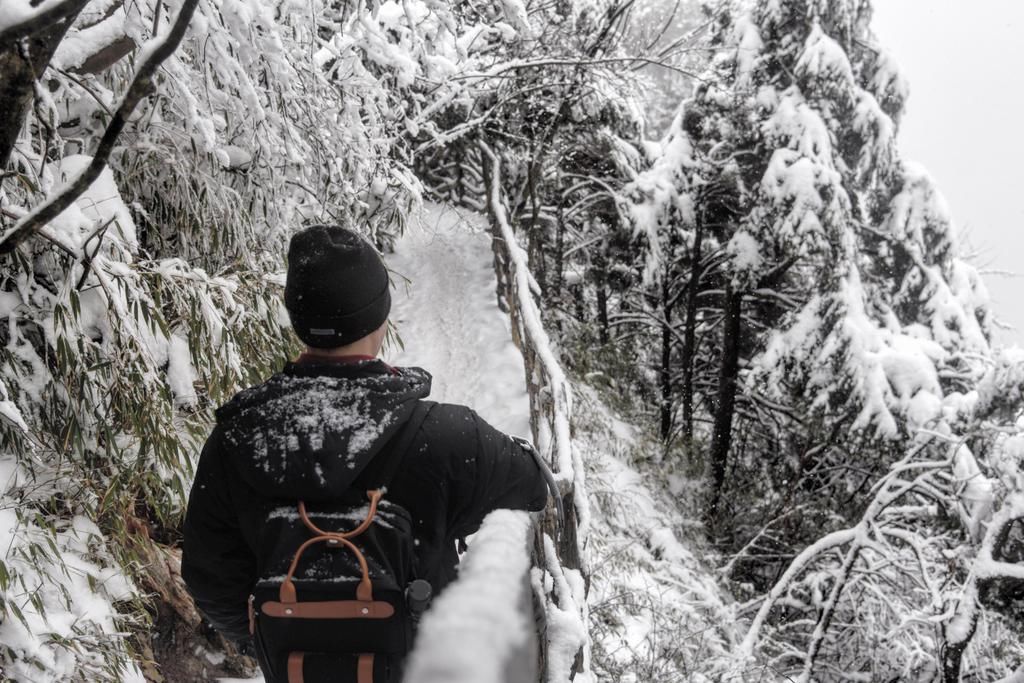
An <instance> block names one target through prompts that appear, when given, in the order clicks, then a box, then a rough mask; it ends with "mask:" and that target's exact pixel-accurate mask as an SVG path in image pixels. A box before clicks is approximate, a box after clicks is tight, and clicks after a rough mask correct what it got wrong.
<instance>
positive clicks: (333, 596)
mask: <svg viewBox="0 0 1024 683" xmlns="http://www.w3.org/2000/svg"><path fill="white" fill-rule="evenodd" d="M427 409H428V408H427V406H426V405H424V404H423V403H420V404H419V405H418V406H417V408H416V410H415V411H414V412H413V415H412V418H411V419H410V420H409V421H408V422H407V423H406V425H405V426H404V427H403V429H402V430H401V431H400V432H399V434H398V435H397V436H396V437H394V438H393V439H392V440H391V441H390V442H389V443H388V444H386V445H385V446H384V447H383V449H382V450H381V452H380V453H378V454H377V455H376V456H375V457H374V459H373V460H372V461H371V462H370V464H369V465H368V466H367V468H366V470H365V471H364V472H363V473H361V474H360V475H359V476H358V477H357V479H356V481H355V482H354V483H353V486H352V489H351V490H350V492H349V493H347V494H346V495H345V496H344V497H342V498H339V499H335V500H331V501H327V502H318V503H316V504H309V505H307V504H306V503H304V502H303V501H295V502H288V501H282V504H281V505H278V506H276V507H273V508H272V509H270V510H269V512H268V513H267V515H266V519H265V523H264V524H263V527H262V529H261V531H260V535H259V541H258V546H257V557H258V558H259V559H258V563H259V564H260V567H258V572H259V576H260V579H259V580H258V581H257V583H256V586H255V588H254V589H253V592H252V595H250V596H249V630H250V633H252V635H253V641H254V643H255V647H256V654H257V658H258V659H259V661H260V667H261V668H262V669H263V672H264V674H265V676H266V680H267V683H303V681H304V680H308V681H311V682H312V681H317V682H319V681H331V682H332V683H398V681H400V680H401V676H402V666H403V664H404V660H405V657H406V655H407V654H408V652H409V651H410V650H411V649H412V640H413V635H414V630H415V623H416V621H417V619H418V612H421V611H422V609H425V607H426V603H427V601H428V600H429V584H426V582H425V581H417V580H416V579H415V555H414V542H413V536H412V520H411V519H410V516H409V513H408V512H407V511H406V510H405V509H404V508H403V507H401V506H400V505H397V504H395V503H392V502H389V501H388V500H387V499H386V497H385V491H386V486H387V485H388V484H389V483H390V482H391V480H392V478H393V477H394V474H395V471H396V470H397V468H398V464H399V463H400V462H401V461H402V459H403V456H404V455H405V450H406V449H407V448H408V445H409V442H410V441H411V440H412V438H413V436H415V434H416V432H417V431H418V428H419V426H420V424H422V422H423V419H424V418H425V414H426V411H427ZM410 586H412V589H411V593H413V594H414V595H412V604H408V603H409V602H410V601H409V600H408V599H407V593H409V592H410ZM424 588H426V595H424V594H423V591H424Z"/></svg>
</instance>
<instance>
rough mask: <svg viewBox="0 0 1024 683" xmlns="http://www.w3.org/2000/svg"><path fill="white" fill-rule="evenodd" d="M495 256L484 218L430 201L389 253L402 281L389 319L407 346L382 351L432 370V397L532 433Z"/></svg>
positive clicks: (519, 359)
mask: <svg viewBox="0 0 1024 683" xmlns="http://www.w3.org/2000/svg"><path fill="white" fill-rule="evenodd" d="M492 258H493V256H492V252H491V237H490V233H489V232H488V228H487V221H486V219H485V218H484V217H482V216H480V215H479V214H475V213H472V212H469V211H464V210H457V209H453V208H451V207H447V206H442V205H439V204H426V205H425V207H424V210H423V212H422V213H421V214H420V216H419V217H418V220H414V221H412V224H411V225H410V226H409V227H408V228H407V230H406V233H405V235H404V236H403V237H402V238H401V239H400V240H399V241H398V244H397V245H396V246H395V253H394V254H391V255H389V256H388V257H387V259H386V260H387V264H388V267H389V268H391V270H392V279H393V280H394V281H395V282H396V284H397V290H396V291H395V292H394V293H393V296H392V300H393V304H392V308H391V320H392V322H393V323H394V324H395V326H396V327H397V329H398V334H399V337H400V338H401V340H402V343H403V345H404V347H405V348H404V349H390V350H389V352H386V353H385V358H386V360H388V362H390V363H392V364H393V365H417V366H419V367H422V368H423V369H425V370H426V371H427V372H429V373H431V374H432V375H433V376H434V382H433V390H432V391H431V393H430V398H431V399H433V400H435V401H445V402H449V403H463V404H466V405H468V406H470V407H471V408H473V409H475V410H476V411H477V412H478V413H480V415H481V416H482V417H483V418H484V419H485V420H487V421H488V422H490V423H491V424H492V425H494V426H495V427H497V428H498V429H501V430H502V431H505V432H507V433H510V434H515V435H518V436H523V437H529V436H530V409H529V399H528V398H527V395H526V383H525V370H524V368H523V357H522V355H521V354H520V353H519V351H518V350H517V349H516V347H515V345H514V344H513V343H512V336H511V333H510V331H509V329H510V328H509V320H508V316H506V315H505V314H504V313H503V312H502V311H501V309H499V308H498V304H497V296H496V294H495V288H496V286H497V282H496V280H495V276H494V267H493V264H492ZM403 277H404V278H408V280H409V281H410V282H408V283H406V282H405V281H404V280H403V279H402V278H403Z"/></svg>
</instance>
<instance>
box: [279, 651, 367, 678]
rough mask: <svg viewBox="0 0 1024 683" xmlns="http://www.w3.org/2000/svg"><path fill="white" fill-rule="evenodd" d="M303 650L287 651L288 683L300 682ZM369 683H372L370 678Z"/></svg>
mask: <svg viewBox="0 0 1024 683" xmlns="http://www.w3.org/2000/svg"><path fill="white" fill-rule="evenodd" d="M304 656H305V653H303V652H289V653H288V683H302V658H303V657H304ZM370 683H373V680H372V678H371V680H370Z"/></svg>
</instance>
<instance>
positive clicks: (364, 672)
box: [356, 655, 373, 683]
mask: <svg viewBox="0 0 1024 683" xmlns="http://www.w3.org/2000/svg"><path fill="white" fill-rule="evenodd" d="M356 683H373V655H359V664H358V665H357V667H356Z"/></svg>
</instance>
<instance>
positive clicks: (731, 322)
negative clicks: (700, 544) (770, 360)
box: [708, 284, 743, 521]
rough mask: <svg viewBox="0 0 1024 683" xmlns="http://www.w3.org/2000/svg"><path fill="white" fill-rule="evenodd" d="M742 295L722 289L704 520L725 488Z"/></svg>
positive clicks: (715, 510) (711, 515) (714, 513)
mask: <svg viewBox="0 0 1024 683" xmlns="http://www.w3.org/2000/svg"><path fill="white" fill-rule="evenodd" d="M742 302H743V295H742V293H740V292H737V291H736V290H735V289H733V286H732V285H731V284H729V285H726V288H725V307H724V310H725V320H724V325H723V329H722V357H721V363H720V365H719V374H718V392H717V396H716V400H715V419H714V426H713V430H712V434H711V450H710V453H709V455H708V459H709V462H710V469H711V499H710V503H709V505H708V519H709V520H710V521H714V520H715V519H716V518H717V516H718V512H719V510H718V505H719V502H720V499H721V495H722V487H723V485H724V484H725V469H726V464H727V463H728V458H729V446H730V444H731V442H732V420H733V416H734V414H735V412H736V380H737V377H738V376H739V366H740V363H739V361H740V343H739V337H740V332H741V328H742V313H743V306H742Z"/></svg>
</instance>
